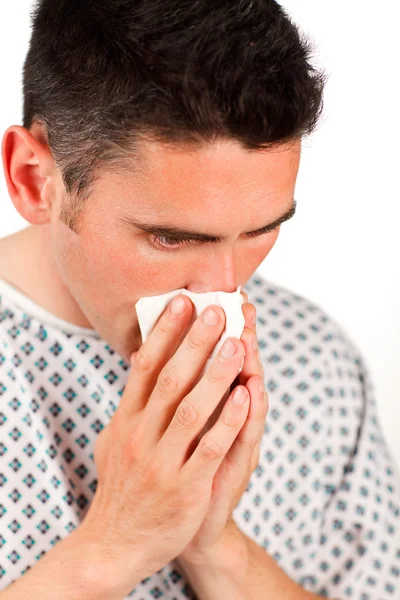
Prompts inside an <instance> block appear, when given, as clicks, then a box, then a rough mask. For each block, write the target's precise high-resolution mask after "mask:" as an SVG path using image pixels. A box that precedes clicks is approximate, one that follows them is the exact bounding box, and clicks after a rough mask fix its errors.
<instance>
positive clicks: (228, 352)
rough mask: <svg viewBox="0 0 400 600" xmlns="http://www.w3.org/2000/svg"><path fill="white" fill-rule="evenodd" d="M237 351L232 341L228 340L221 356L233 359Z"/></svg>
mask: <svg viewBox="0 0 400 600" xmlns="http://www.w3.org/2000/svg"><path fill="white" fill-rule="evenodd" d="M236 350H237V346H235V344H232V342H231V341H229V340H226V342H225V343H224V345H223V346H222V349H221V356H222V357H223V358H231V357H232V356H233V355H234V354H235V352H236Z"/></svg>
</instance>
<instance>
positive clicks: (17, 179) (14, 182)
mask: <svg viewBox="0 0 400 600" xmlns="http://www.w3.org/2000/svg"><path fill="white" fill-rule="evenodd" d="M2 158H3V169H4V175H5V179H6V184H7V188H8V192H9V195H10V198H11V200H12V201H13V203H14V206H15V208H16V209H17V211H18V212H19V214H20V215H21V216H22V217H23V218H24V219H25V220H26V221H28V222H29V223H31V224H32V225H42V224H44V223H49V222H50V220H51V209H52V204H53V202H54V198H55V177H56V176H57V170H56V165H55V161H54V158H53V155H52V153H51V151H50V148H49V146H48V144H47V136H46V133H45V130H44V128H43V126H42V125H41V124H39V123H35V124H34V125H33V126H32V127H31V129H30V130H28V129H25V127H21V126H19V125H13V126H11V127H9V128H8V129H7V130H6V132H5V134H4V136H3V143H2Z"/></svg>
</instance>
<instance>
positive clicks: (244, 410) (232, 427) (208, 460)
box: [182, 386, 250, 477]
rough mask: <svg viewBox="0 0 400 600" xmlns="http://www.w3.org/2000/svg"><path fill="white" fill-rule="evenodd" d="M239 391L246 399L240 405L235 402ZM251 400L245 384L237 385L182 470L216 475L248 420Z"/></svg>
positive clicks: (202, 475)
mask: <svg viewBox="0 0 400 600" xmlns="http://www.w3.org/2000/svg"><path fill="white" fill-rule="evenodd" d="M238 393H241V394H242V397H243V399H244V401H243V403H242V404H240V405H236V404H234V403H233V399H234V398H235V397H237V396H236V395H237V394H238ZM249 400H250V396H249V392H248V390H247V388H245V387H244V386H240V387H237V388H236V389H235V391H234V392H232V394H230V396H229V398H228V400H227V402H226V403H225V406H224V408H223V410H222V412H221V415H220V418H219V419H218V421H217V422H216V423H215V425H214V427H212V428H211V429H210V430H209V431H208V432H207V433H206V434H205V435H204V436H203V437H202V438H201V440H200V442H199V444H198V445H197V448H196V449H195V451H194V452H193V454H192V455H191V457H190V458H189V460H188V461H187V462H186V464H185V465H183V466H182V470H183V471H186V473H187V474H188V476H189V477H190V476H191V477H193V474H194V473H198V474H199V476H200V477H204V476H205V473H208V475H209V476H210V477H213V476H214V475H215V473H216V472H217V471H218V469H219V467H220V465H221V463H222V461H223V460H224V458H225V457H226V454H227V453H228V452H229V450H230V448H231V447H232V445H233V443H234V442H235V439H236V437H237V435H238V433H239V432H240V430H241V428H242V427H243V425H244V423H245V421H246V418H247V415H248V411H249V405H250V402H249Z"/></svg>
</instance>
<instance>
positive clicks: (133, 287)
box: [49, 142, 301, 360]
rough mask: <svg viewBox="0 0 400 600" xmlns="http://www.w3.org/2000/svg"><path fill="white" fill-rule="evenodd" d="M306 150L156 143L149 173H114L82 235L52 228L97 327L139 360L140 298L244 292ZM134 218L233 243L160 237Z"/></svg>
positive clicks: (96, 197) (63, 264)
mask: <svg viewBox="0 0 400 600" xmlns="http://www.w3.org/2000/svg"><path fill="white" fill-rule="evenodd" d="M300 154H301V145H300V142H298V143H295V144H293V143H292V144H290V145H287V146H285V147H281V148H280V149H279V150H273V151H270V150H269V151H252V152H249V151H246V150H244V149H243V148H241V147H240V146H239V145H238V144H236V143H233V142H230V143H228V142H224V143H222V142H220V143H218V144H215V145H213V146H208V147H207V148H205V149H202V150H197V151H195V152H194V151H191V152H184V151H182V150H178V149H171V148H170V147H166V146H165V145H162V144H158V143H152V144H151V145H150V144H149V145H146V154H145V168H144V170H143V173H141V174H140V175H137V174H136V173H135V174H134V175H133V173H132V172H131V173H130V172H129V170H126V171H125V172H122V171H121V172H119V173H115V172H114V174H113V173H111V172H108V171H107V172H105V171H104V172H103V173H102V175H101V177H100V178H99V179H98V180H97V182H96V183H95V185H94V189H93V193H92V195H91V197H90V198H89V199H88V200H87V201H86V204H85V207H84V214H83V216H82V221H81V222H80V230H79V235H78V234H77V233H75V232H73V231H71V229H69V227H67V226H66V225H65V223H63V222H62V221H60V220H59V218H52V221H51V224H50V225H49V226H50V231H51V240H52V248H53V253H54V258H55V260H56V263H57V266H58V270H59V273H60V275H61V277H62V279H63V281H64V282H65V284H66V285H67V287H68V288H69V291H70V293H71V294H72V296H73V297H74V298H75V300H76V302H77V303H78V304H79V306H80V308H81V310H82V312H83V313H84V314H85V316H86V317H87V319H88V320H89V322H90V323H91V324H92V326H93V327H94V329H95V330H96V331H97V332H98V333H99V334H100V335H101V336H102V338H103V339H104V340H106V341H107V342H108V343H109V345H110V346H111V347H112V348H113V349H114V350H116V351H117V352H118V353H120V354H121V355H122V356H123V357H124V358H125V359H126V360H129V358H130V355H131V354H132V352H134V351H135V350H137V349H138V348H139V347H140V346H141V344H142V339H141V334H140V330H139V326H138V320H137V315H136V310H135V303H136V302H137V301H138V300H139V298H141V297H143V296H155V295H158V294H163V293H166V292H169V291H172V290H175V289H178V288H186V289H188V290H190V291H193V292H200V293H201V292H209V291H225V292H234V291H235V290H236V288H237V287H238V286H239V285H241V286H244V285H245V283H246V282H247V281H248V279H249V278H250V277H251V275H252V274H253V273H254V271H255V270H256V269H257V268H258V266H259V265H260V263H261V262H262V261H263V260H264V259H265V257H266V256H267V255H268V253H269V252H270V250H271V249H272V247H273V245H274V244H275V241H276V239H277V237H278V234H279V227H278V228H276V229H275V230H274V231H271V232H269V233H266V234H263V235H261V236H258V237H248V236H246V232H251V231H254V230H258V229H260V228H261V227H264V226H265V225H267V224H270V223H273V222H274V221H275V220H277V219H278V218H279V217H281V216H282V215H283V214H284V213H285V212H287V211H288V210H289V209H290V208H291V207H292V205H293V196H294V190H295V183H296V177H297V172H298V169H299V163H300ZM61 185H62V184H61V182H60V186H61ZM58 191H59V192H60V193H59V194H57V196H58V197H59V198H61V189H59V190H58ZM56 209H57V210H59V203H58V206H56ZM129 220H134V221H139V222H142V223H152V224H154V223H156V224H158V225H161V226H164V227H167V226H168V227H176V228H181V229H186V230H188V229H190V230H191V231H195V232H202V233H207V234H209V235H214V236H226V237H227V240H226V241H224V242H218V243H211V242H205V243H204V242H198V241H194V242H193V241H192V242H191V243H187V242H179V241H177V240H176V239H170V238H165V237H161V238H158V240H157V239H156V235H154V234H151V233H147V232H145V231H142V230H140V229H138V228H136V227H134V226H133V225H131V224H129V223H128V221H129ZM163 246H166V248H163ZM168 247H171V249H168Z"/></svg>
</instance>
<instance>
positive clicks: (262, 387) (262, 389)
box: [258, 379, 264, 394]
mask: <svg viewBox="0 0 400 600" xmlns="http://www.w3.org/2000/svg"><path fill="white" fill-rule="evenodd" d="M258 391H259V392H260V394H263V393H264V382H263V380H262V379H260V381H259V384H258Z"/></svg>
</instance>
